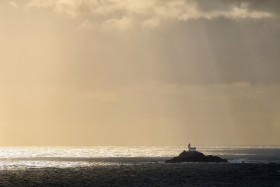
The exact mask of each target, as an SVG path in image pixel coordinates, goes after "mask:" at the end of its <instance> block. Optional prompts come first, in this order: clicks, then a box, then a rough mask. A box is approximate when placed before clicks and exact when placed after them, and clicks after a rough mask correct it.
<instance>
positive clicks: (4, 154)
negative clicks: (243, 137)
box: [0, 146, 280, 170]
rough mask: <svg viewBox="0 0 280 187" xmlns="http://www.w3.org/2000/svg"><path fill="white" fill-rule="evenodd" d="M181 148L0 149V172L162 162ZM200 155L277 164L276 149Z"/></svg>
mask: <svg viewBox="0 0 280 187" xmlns="http://www.w3.org/2000/svg"><path fill="white" fill-rule="evenodd" d="M185 148H186V147H184V146H158V147H151V146H142V147H1V148H0V170H15V169H27V168H45V167H57V168H69V167H89V166H97V165H104V166H108V165H114V164H115V165H118V164H133V163H135V162H145V163H157V162H159V163H162V162H164V160H166V159H167V158H170V157H173V156H177V155H178V154H179V153H180V152H182V150H184V149H185ZM197 148H198V150H199V151H201V152H203V153H204V154H207V155H209V154H212V155H218V156H220V157H223V158H226V159H228V160H229V162H231V163H242V162H245V163H280V147H277V146H274V147H272V146H270V147H269V146H255V147H249V146H247V147H244V146H243V147H238V146H231V147H228V146H208V147H206V146H200V147H197Z"/></svg>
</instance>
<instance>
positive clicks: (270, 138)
mask: <svg viewBox="0 0 280 187" xmlns="http://www.w3.org/2000/svg"><path fill="white" fill-rule="evenodd" d="M279 16H280V1H278V0H265V1H264V0H246V1H245V0H235V1H232V0H211V1H210V0H196V1H195V0H141V1H140V0H102V1H100V0H17V1H16V0H14V1H12V0H1V2H0V51H1V53H0V145H186V144H188V143H189V142H192V143H193V144H196V145H279V144H280V136H279V135H280V19H279Z"/></svg>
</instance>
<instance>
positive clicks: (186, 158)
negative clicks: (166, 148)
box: [165, 144, 227, 163]
mask: <svg viewBox="0 0 280 187" xmlns="http://www.w3.org/2000/svg"><path fill="white" fill-rule="evenodd" d="M188 149H189V151H183V152H182V153H180V154H179V156H176V157H173V158H172V159H170V160H166V161H165V162H166V163H177V162H227V160H226V159H223V158H220V157H218V156H213V155H207V156H206V155H204V154H203V153H201V152H198V151H196V148H195V147H191V145H190V144H189V146H188Z"/></svg>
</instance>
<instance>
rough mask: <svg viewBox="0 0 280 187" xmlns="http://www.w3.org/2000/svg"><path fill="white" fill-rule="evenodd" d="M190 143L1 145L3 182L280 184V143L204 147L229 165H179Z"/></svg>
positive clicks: (138, 184)
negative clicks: (172, 161) (178, 158)
mask: <svg viewBox="0 0 280 187" xmlns="http://www.w3.org/2000/svg"><path fill="white" fill-rule="evenodd" d="M185 149H186V147H185V146H157V147H151V146H143V147H139V146H138V147H101V146H100V147H0V186H279V187H280V147H278V146H242V147H240V146H230V147H229V146H198V147H197V149H198V151H200V152H203V153H204V154H206V155H210V154H211V155H217V156H219V157H222V158H226V159H228V161H229V162H228V163H176V164H167V163H165V162H164V161H165V160H167V159H169V158H171V157H174V156H177V155H178V154H179V153H181V152H182V151H183V150H185Z"/></svg>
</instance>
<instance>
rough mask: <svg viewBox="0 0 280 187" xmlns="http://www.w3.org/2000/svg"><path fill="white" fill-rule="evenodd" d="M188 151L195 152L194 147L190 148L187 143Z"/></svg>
mask: <svg viewBox="0 0 280 187" xmlns="http://www.w3.org/2000/svg"><path fill="white" fill-rule="evenodd" d="M188 150H189V152H194V151H196V147H192V146H191V144H190V143H189V145H188Z"/></svg>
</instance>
